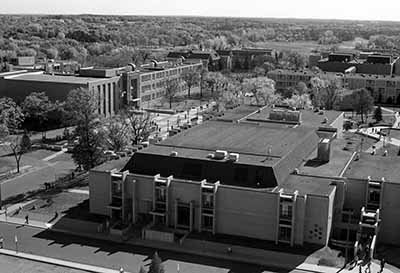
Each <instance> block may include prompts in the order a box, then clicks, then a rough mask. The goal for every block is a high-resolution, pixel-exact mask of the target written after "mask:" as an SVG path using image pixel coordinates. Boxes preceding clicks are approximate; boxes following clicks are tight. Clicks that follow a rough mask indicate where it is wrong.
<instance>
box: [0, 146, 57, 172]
mask: <svg viewBox="0 0 400 273" xmlns="http://www.w3.org/2000/svg"><path fill="white" fill-rule="evenodd" d="M53 153H54V152H52V151H47V150H34V151H31V152H29V153H26V154H24V155H22V158H21V162H20V167H23V166H27V165H29V166H42V165H43V163H42V162H41V160H42V159H44V158H46V157H48V156H49V155H52V154H53ZM16 167H17V165H16V163H15V158H14V156H13V155H3V156H0V174H1V173H4V172H7V171H11V170H14V169H15V168H16Z"/></svg>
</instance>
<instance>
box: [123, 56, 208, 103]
mask: <svg viewBox="0 0 400 273" xmlns="http://www.w3.org/2000/svg"><path fill="white" fill-rule="evenodd" d="M133 67H134V66H133ZM202 69H203V63H202V62H201V61H192V62H190V61H185V62H183V63H182V62H180V63H173V62H168V61H167V62H152V63H151V64H146V65H143V66H141V67H140V68H138V69H136V67H134V68H133V69H131V71H126V72H125V73H123V74H122V88H123V91H124V92H126V98H127V99H128V100H129V103H130V104H133V105H135V106H137V107H142V106H145V107H147V106H150V105H152V104H154V103H156V102H159V101H160V99H161V98H162V97H163V96H164V93H165V90H164V88H165V83H166V81H167V80H168V79H177V80H178V81H179V84H180V90H179V91H180V92H184V91H186V90H187V86H186V84H185V82H184V81H183V80H182V73H184V72H185V71H187V70H194V71H197V72H199V73H200V72H201V70H202ZM199 86H200V85H199V84H198V85H196V86H193V87H192V89H193V91H194V92H196V91H198V90H199Z"/></svg>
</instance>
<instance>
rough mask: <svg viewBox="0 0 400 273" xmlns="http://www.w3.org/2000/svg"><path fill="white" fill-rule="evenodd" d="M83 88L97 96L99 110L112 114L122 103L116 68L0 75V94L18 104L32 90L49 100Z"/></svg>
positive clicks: (103, 113) (118, 75) (62, 98)
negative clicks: (68, 73)
mask: <svg viewBox="0 0 400 273" xmlns="http://www.w3.org/2000/svg"><path fill="white" fill-rule="evenodd" d="M77 88H85V89H87V90H89V91H90V92H92V94H93V95H94V96H96V97H97V98H98V99H99V108H98V112H99V114H101V115H104V116H112V115H114V114H115V113H116V112H117V111H118V110H119V109H120V108H121V106H122V102H121V98H120V97H121V92H120V90H121V89H120V70H119V69H82V70H81V71H80V74H79V75H69V76H68V75H49V74H44V72H42V71H39V72H28V71H15V72H8V73H1V74H0V97H10V98H12V99H14V100H15V101H16V102H18V103H21V102H22V101H23V100H24V99H25V97H26V96H28V95H29V94H30V93H32V92H45V93H46V95H47V96H48V97H49V99H50V100H52V101H56V100H58V101H64V100H65V99H66V98H67V96H68V93H69V92H70V91H72V90H74V89H77Z"/></svg>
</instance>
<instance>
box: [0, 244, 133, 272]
mask: <svg viewBox="0 0 400 273" xmlns="http://www.w3.org/2000/svg"><path fill="white" fill-rule="evenodd" d="M0 254H3V255H8V256H13V257H18V258H23V259H28V260H31V261H36V262H42V263H47V264H53V265H59V266H64V267H68V268H73V269H79V270H85V271H88V272H94V273H119V272H120V271H119V270H114V269H109V268H104V267H99V266H93V265H87V264H82V263H76V262H70V261H65V260H60V259H54V258H49V257H43V256H38V255H33V254H29V253H23V252H16V251H14V250H8V249H0ZM124 272H126V273H129V272H127V271H124Z"/></svg>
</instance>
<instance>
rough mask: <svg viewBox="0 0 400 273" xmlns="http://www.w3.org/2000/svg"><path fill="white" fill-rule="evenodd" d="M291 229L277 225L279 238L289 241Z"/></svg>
mask: <svg viewBox="0 0 400 273" xmlns="http://www.w3.org/2000/svg"><path fill="white" fill-rule="evenodd" d="M291 234H292V229H291V228H289V227H279V240H280V241H284V242H290V238H291Z"/></svg>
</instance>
